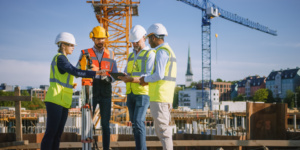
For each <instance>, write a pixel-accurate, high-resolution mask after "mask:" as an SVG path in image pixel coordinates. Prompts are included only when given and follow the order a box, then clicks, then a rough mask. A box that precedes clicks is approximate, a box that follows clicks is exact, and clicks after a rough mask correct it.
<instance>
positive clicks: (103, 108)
mask: <svg viewBox="0 0 300 150" xmlns="http://www.w3.org/2000/svg"><path fill="white" fill-rule="evenodd" d="M97 104H99V108H100V116H101V126H102V144H103V150H109V144H110V129H109V120H110V115H111V97H106V98H104V97H101V96H97V97H93V113H94V112H95V109H96V106H97Z"/></svg>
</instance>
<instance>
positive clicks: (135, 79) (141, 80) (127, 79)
mask: <svg viewBox="0 0 300 150" xmlns="http://www.w3.org/2000/svg"><path fill="white" fill-rule="evenodd" d="M118 78H119V79H121V80H123V81H124V82H125V83H127V82H132V83H139V84H140V85H142V86H145V85H148V83H147V82H145V77H130V76H129V75H127V74H126V73H124V76H118Z"/></svg>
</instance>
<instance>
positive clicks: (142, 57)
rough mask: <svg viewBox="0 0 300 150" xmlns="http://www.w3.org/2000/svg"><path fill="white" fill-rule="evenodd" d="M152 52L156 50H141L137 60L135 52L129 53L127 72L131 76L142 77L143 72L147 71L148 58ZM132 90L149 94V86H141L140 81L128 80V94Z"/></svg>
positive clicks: (134, 92)
mask: <svg viewBox="0 0 300 150" xmlns="http://www.w3.org/2000/svg"><path fill="white" fill-rule="evenodd" d="M152 52H155V50H141V52H140V54H139V55H138V56H137V59H136V61H134V54H133V52H132V53H130V54H129V56H128V62H127V73H128V75H130V77H140V76H141V75H142V74H145V73H146V65H147V60H148V58H149V55H150V53H152ZM131 92H133V94H135V95H148V93H149V87H148V86H141V85H140V84H139V83H132V82H127V83H126V94H130V93H131Z"/></svg>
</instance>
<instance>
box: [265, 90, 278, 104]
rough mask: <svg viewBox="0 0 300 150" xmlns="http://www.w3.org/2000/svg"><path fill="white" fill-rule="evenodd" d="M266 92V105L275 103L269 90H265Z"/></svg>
mask: <svg viewBox="0 0 300 150" xmlns="http://www.w3.org/2000/svg"><path fill="white" fill-rule="evenodd" d="M267 91H268V98H267V101H266V103H273V102H276V101H275V98H274V97H273V92H272V91H271V90H269V89H267Z"/></svg>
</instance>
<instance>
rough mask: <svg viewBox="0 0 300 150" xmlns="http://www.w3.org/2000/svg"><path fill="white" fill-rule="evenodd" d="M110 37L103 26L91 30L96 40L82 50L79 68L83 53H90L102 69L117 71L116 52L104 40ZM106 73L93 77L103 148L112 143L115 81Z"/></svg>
mask: <svg viewBox="0 0 300 150" xmlns="http://www.w3.org/2000/svg"><path fill="white" fill-rule="evenodd" d="M108 37H109V34H108V32H107V31H106V30H105V29H104V28H103V27H101V26H96V27H94V28H93V30H92V31H91V32H90V38H91V39H92V40H93V42H94V46H93V47H92V48H88V49H84V50H82V51H81V55H80V57H79V62H78V64H77V67H78V68H81V66H80V60H81V59H82V56H83V55H87V54H89V55H90V57H91V59H92V62H93V64H94V65H95V66H96V67H99V68H100V69H101V70H104V69H106V70H108V72H112V73H117V72H118V70H117V63H116V61H115V60H114V52H113V51H109V50H107V49H106V48H104V46H103V45H104V42H105V40H106V39H107V38H108ZM108 72H106V74H105V75H101V76H96V77H95V78H94V79H93V106H92V107H93V113H94V112H95V109H96V106H97V104H99V109H100V116H101V126H102V141H103V142H102V143H103V150H108V149H109V144H110V129H109V120H110V116H111V96H112V85H111V83H113V82H114V81H115V79H114V78H112V77H111V76H110V75H109V73H108Z"/></svg>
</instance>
